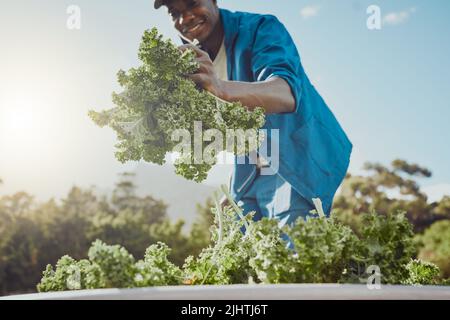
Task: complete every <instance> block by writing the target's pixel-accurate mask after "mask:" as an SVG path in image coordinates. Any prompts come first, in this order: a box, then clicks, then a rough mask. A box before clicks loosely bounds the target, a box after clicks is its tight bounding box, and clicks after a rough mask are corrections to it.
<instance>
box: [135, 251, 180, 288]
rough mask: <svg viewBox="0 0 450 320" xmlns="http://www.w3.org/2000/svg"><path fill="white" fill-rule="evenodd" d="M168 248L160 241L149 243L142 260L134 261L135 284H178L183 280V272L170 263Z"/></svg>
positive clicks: (141, 285)
mask: <svg viewBox="0 0 450 320" xmlns="http://www.w3.org/2000/svg"><path fill="white" fill-rule="evenodd" d="M169 254H170V248H169V247H168V246H167V245H166V244H165V243H162V242H158V243H157V244H154V245H151V246H150V247H148V248H147V250H146V251H145V257H144V260H143V261H142V260H141V261H138V262H137V263H136V269H137V273H136V275H135V277H134V280H135V283H136V286H138V287H149V286H163V285H178V284H181V283H182V282H183V279H184V277H183V272H182V271H181V270H180V268H178V267H177V266H175V265H174V264H173V263H171V262H170V261H169V260H168V259H167V256H168V255H169Z"/></svg>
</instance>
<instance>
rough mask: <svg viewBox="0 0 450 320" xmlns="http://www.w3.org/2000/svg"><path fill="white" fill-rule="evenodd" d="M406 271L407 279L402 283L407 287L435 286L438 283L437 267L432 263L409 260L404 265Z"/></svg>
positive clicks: (438, 271)
mask: <svg viewBox="0 0 450 320" xmlns="http://www.w3.org/2000/svg"><path fill="white" fill-rule="evenodd" d="M406 270H407V271H408V275H409V276H408V278H407V279H406V280H405V281H403V283H404V284H409V285H436V284H438V283H439V273H440V270H439V267H438V266H437V265H435V264H434V263H431V262H427V261H422V260H418V259H415V260H411V261H410V262H409V263H408V264H407V265H406Z"/></svg>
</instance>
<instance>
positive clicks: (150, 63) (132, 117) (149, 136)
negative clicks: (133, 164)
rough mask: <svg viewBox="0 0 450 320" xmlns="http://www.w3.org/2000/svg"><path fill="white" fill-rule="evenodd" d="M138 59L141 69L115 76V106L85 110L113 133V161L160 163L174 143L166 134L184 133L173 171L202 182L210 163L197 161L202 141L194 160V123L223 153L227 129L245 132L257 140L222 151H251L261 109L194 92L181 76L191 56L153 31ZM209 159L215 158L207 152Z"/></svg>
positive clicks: (145, 38)
mask: <svg viewBox="0 0 450 320" xmlns="http://www.w3.org/2000/svg"><path fill="white" fill-rule="evenodd" d="M139 59H140V60H141V61H142V63H143V64H142V65H141V66H139V67H137V68H132V69H130V70H129V71H127V72H125V71H123V70H121V71H119V72H118V81H119V84H120V85H121V86H122V87H123V92H121V93H114V94H113V102H114V103H115V105H116V107H115V108H113V109H111V110H106V111H102V112H95V111H90V112H89V115H90V117H91V118H92V119H93V121H94V122H95V123H97V124H98V125H99V126H102V127H103V126H109V127H111V128H113V129H114V130H115V131H116V133H117V136H118V139H119V143H118V144H117V152H116V157H117V159H118V160H120V161H122V162H125V161H128V160H135V161H138V160H141V159H143V160H145V161H148V162H153V163H156V164H163V163H164V162H165V156H166V154H167V153H169V152H172V151H174V148H175V147H176V146H177V145H178V144H179V143H180V141H174V139H172V134H173V133H174V132H176V130H180V129H186V130H187V132H189V133H190V139H189V142H186V141H184V142H183V143H182V145H183V147H186V148H187V149H190V150H186V152H185V153H184V154H182V155H181V157H180V158H179V159H177V161H176V163H175V167H176V173H177V174H179V175H182V176H184V177H185V178H187V179H191V180H195V181H202V180H204V179H205V178H206V177H207V173H208V171H209V170H210V168H211V167H212V165H214V161H205V159H203V158H204V153H205V151H206V148H207V144H206V143H205V142H204V141H203V142H202V141H201V143H202V145H201V146H202V152H201V155H200V156H201V157H202V158H201V159H198V157H194V139H193V137H194V135H195V134H196V130H197V129H196V123H198V122H200V123H201V125H202V130H203V131H205V130H208V129H217V130H218V131H219V132H220V133H221V134H222V136H223V141H221V142H222V147H223V149H227V144H226V140H227V139H226V132H227V129H242V130H244V131H246V130H248V132H249V135H251V134H252V135H253V137H256V139H257V141H256V142H255V143H253V144H251V143H248V144H246V150H238V149H237V148H236V146H235V147H234V148H232V146H229V147H228V148H229V149H230V150H228V151H231V152H235V153H239V154H245V153H247V152H249V151H252V150H254V149H256V147H257V144H258V143H259V142H260V141H261V138H262V137H260V136H259V138H258V129H259V128H261V127H262V126H263V125H264V121H265V120H264V110H263V109H262V108H256V109H255V110H254V111H249V110H247V109H246V108H245V107H244V106H242V104H240V103H229V102H225V101H222V100H220V99H218V98H216V97H214V96H213V95H211V94H210V93H209V92H207V91H204V90H199V89H197V88H196V85H195V83H194V82H192V81H191V80H189V79H187V78H186V75H187V74H190V73H193V72H195V71H196V70H197V69H198V64H197V63H196V61H195V54H194V52H192V51H190V50H187V51H184V52H181V51H180V50H178V48H177V47H176V46H175V45H174V44H173V43H172V42H171V41H170V40H163V39H162V36H161V35H159V34H158V31H157V29H156V28H153V29H152V30H150V31H145V33H144V36H143V38H142V43H141V45H140V49H139ZM201 132H202V131H201ZM201 132H200V133H201ZM197 134H198V132H197ZM219 142H220V141H219ZM218 151H222V150H218ZM212 155H213V156H215V155H216V154H214V152H212ZM183 160H189V161H188V162H184V161H183Z"/></svg>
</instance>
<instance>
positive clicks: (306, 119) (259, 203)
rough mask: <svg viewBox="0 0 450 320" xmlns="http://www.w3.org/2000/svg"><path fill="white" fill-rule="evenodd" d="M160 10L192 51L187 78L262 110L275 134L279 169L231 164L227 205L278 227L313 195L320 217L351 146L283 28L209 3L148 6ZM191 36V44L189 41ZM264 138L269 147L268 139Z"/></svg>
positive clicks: (306, 207) (183, 0)
mask: <svg viewBox="0 0 450 320" xmlns="http://www.w3.org/2000/svg"><path fill="white" fill-rule="evenodd" d="M163 5H165V6H166V7H167V9H168V13H169V14H170V15H171V17H172V20H173V23H174V27H175V28H176V29H177V30H178V32H179V33H180V36H181V38H182V39H183V42H184V43H185V45H183V46H181V47H180V49H181V50H185V49H187V48H190V49H192V50H194V51H195V52H196V53H197V60H198V62H199V64H200V68H199V70H198V71H197V73H195V74H192V75H189V77H190V78H191V79H192V80H193V81H194V82H195V83H197V84H198V85H199V86H201V87H203V88H204V89H205V90H208V91H210V92H211V93H213V94H214V95H216V96H218V97H220V98H222V99H223V100H226V101H240V102H241V103H242V104H243V105H244V106H246V107H247V108H249V109H250V110H251V109H253V108H255V107H257V106H261V107H263V108H264V109H265V111H266V124H265V127H264V128H265V129H269V130H268V132H269V133H270V129H278V130H279V137H278V139H277V141H275V143H276V144H277V146H278V149H279V166H278V168H276V169H274V170H273V172H272V174H270V175H263V174H261V167H262V166H264V164H261V161H259V163H258V164H257V165H255V164H249V163H247V164H238V163H237V161H236V164H235V166H234V171H233V175H232V179H231V186H230V189H231V193H232V196H233V197H234V199H235V201H236V202H238V204H239V205H241V207H242V208H243V209H244V212H245V213H248V212H250V211H255V212H256V215H255V217H254V219H255V220H257V219H261V218H262V217H268V218H271V219H277V220H278V221H279V224H280V226H282V225H284V224H291V223H293V222H295V220H297V219H298V218H299V217H306V216H307V215H308V214H309V213H310V211H311V210H312V209H314V208H315V207H314V203H313V201H312V199H313V198H320V199H321V201H322V204H323V208H324V211H325V214H327V215H328V214H329V213H330V210H331V205H332V201H333V197H334V194H335V192H336V190H337V188H338V186H339V185H340V184H341V182H342V180H343V178H344V176H345V174H346V172H347V169H348V165H349V159H350V154H351V150H352V144H351V142H350V141H349V140H348V138H347V136H346V134H345V133H344V131H343V130H342V128H341V127H340V125H339V123H338V121H337V120H336V118H335V117H334V116H333V114H332V112H331V111H330V110H329V108H328V107H327V105H326V103H325V102H324V101H323V99H322V98H321V97H320V95H319V94H318V93H317V91H316V90H315V88H314V87H313V86H312V84H311V83H310V81H309V79H308V77H307V76H306V74H305V72H304V70H303V67H302V65H301V62H300V57H299V54H298V51H297V48H296V46H295V44H294V42H293V40H292V38H291V37H290V35H289V33H288V31H287V30H286V29H285V27H284V25H283V24H282V23H281V22H279V21H278V19H277V18H276V17H274V16H272V15H259V14H252V13H245V12H230V11H228V10H224V9H219V7H218V5H217V1H216V0H156V1H155V8H156V9H158V8H160V7H161V6H163ZM195 39H196V40H197V41H198V42H199V46H198V47H197V46H194V45H193V44H192V43H189V42H193V41H194V40H195ZM199 47H201V49H200V48H199ZM267 139H268V140H269V141H271V142H273V141H272V137H271V135H270V134H269V135H268V137H267ZM274 140H275V138H274ZM269 145H270V143H269ZM265 165H266V166H267V165H269V166H270V165H271V164H270V163H268V164H267V163H266V164H265Z"/></svg>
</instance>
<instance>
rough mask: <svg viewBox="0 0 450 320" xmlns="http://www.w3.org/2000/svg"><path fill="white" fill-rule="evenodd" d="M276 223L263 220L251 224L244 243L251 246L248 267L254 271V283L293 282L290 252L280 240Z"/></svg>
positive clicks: (293, 269) (280, 233) (293, 273)
mask: <svg viewBox="0 0 450 320" xmlns="http://www.w3.org/2000/svg"><path fill="white" fill-rule="evenodd" d="M281 236H282V232H281V229H280V228H279V227H278V222H277V221H275V220H269V219H266V218H264V219H263V220H261V221H259V222H258V223H251V224H250V226H249V228H248V231H247V235H246V236H245V241H247V242H249V243H250V244H251V245H250V246H249V249H250V253H249V255H250V259H249V266H250V267H251V268H252V269H253V270H254V272H255V274H256V277H255V279H254V280H255V281H260V282H262V283H291V282H295V280H296V278H295V266H294V264H293V260H294V257H293V255H292V252H290V250H289V249H288V248H287V246H286V242H285V241H283V240H282V238H281Z"/></svg>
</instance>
